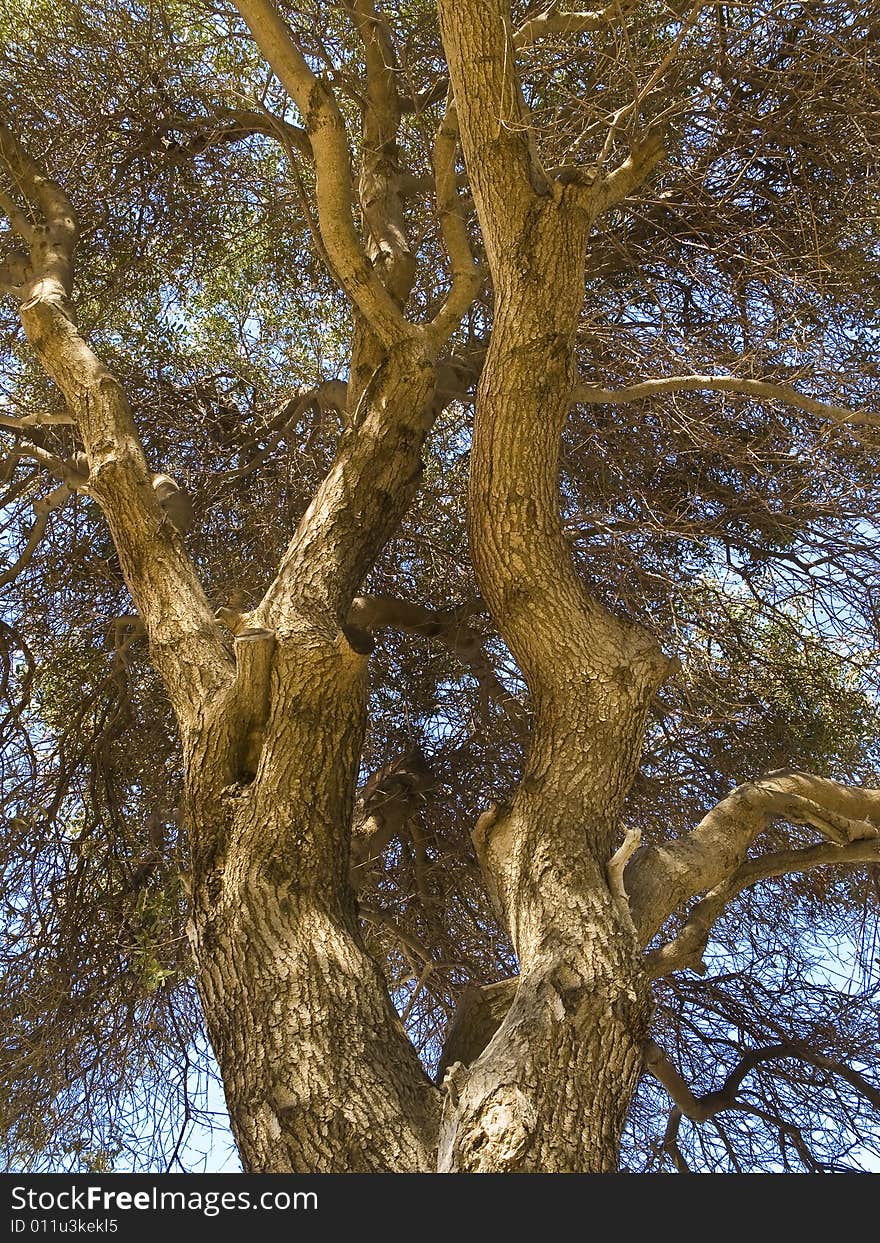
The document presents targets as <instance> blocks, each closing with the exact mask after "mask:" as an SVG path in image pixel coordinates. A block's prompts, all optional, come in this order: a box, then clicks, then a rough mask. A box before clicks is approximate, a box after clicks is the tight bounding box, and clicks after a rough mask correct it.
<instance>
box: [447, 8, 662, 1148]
mask: <svg viewBox="0 0 880 1243" xmlns="http://www.w3.org/2000/svg"><path fill="white" fill-rule="evenodd" d="M440 15H441V25H442V29H443V37H444V45H445V47H446V51H447V57H448V60H449V66H450V74H451V78H452V83H453V89H454V90H455V93H456V98H457V101H458V113H459V117H460V120H461V130H462V143H463V147H464V152H465V158H466V160H467V162H468V167H469V171H470V173H471V180H472V186H473V192H474V200H475V203H476V206H477V211H478V214H479V216H480V223H481V227H482V229H483V234H484V239H485V243H486V249H487V253H488V256H489V263H490V267H491V270H492V276H493V282H494V286H495V292H496V308H495V320H494V324H493V332H492V341H491V345H490V348H489V352H488V355H487V358H486V362H485V365H484V368H483V374H482V379H481V382H480V386H479V389H478V394H477V412H476V418H475V424H474V445H473V458H472V466H471V484H470V514H469V531H470V538H471V548H472V554H473V559H474V566H475V569H476V573H477V579H478V582H479V585H480V588H481V591H482V593H483V597H484V599H485V600H486V602H487V604H488V605H489V607H490V609H491V611H492V615H493V618H494V620H495V622H496V624H497V626H498V628H499V630H500V631H501V633H502V634H503V636H504V638H505V640H506V642H507V644H508V646H509V647H510V649H511V651H512V652H513V654H514V656H515V657H516V660H517V662H518V664H519V666H520V668H521V669H522V671H523V674H524V676H525V678H526V681H527V682H528V685H529V689H530V692H531V694H532V698H533V703H534V710H535V719H534V726H533V731H532V737H531V740H530V745H529V751H528V758H527V762H526V768H525V772H524V775H523V779H522V782H521V784H520V786H519V788H518V790H517V791H516V794H515V797H514V799H513V803H512V806H511V807H509V808H501V809H498V808H496V809H494V810H493V811H492V812H490V813H488V814H487V815H485V816H484V817H482V818H481V820H480V822H479V823H478V825H477V827H476V830H475V834H474V840H475V845H476V848H477V854H478V858H479V860H480V863H481V865H482V868H483V871H484V875H485V877H486V881H487V884H488V886H489V888H490V891H491V892H492V894H493V896H494V898H495V900H496V904H497V906H498V909H499V912H500V913H502V914H503V916H504V918H505V919H506V921H507V924H508V927H509V929H510V932H511V936H512V938H513V942H514V945H515V947H516V950H517V954H518V956H519V961H520V980H519V985H518V988H517V990H516V994H515V997H514V1000H513V1004H512V1006H511V1008H510V1010H509V1012H508V1014H507V1016H506V1018H505V1020H504V1022H503V1023H502V1025H501V1027H500V1028H499V1030H498V1031H497V1033H496V1034H495V1036H494V1037H493V1039H492V1040H491V1041H490V1043H489V1044H488V1046H487V1048H486V1049H485V1050H484V1052H483V1053H482V1054H481V1055H480V1057H479V1058H478V1059H477V1060H476V1062H475V1063H473V1065H471V1066H470V1067H469V1068H468V1069H466V1070H465V1069H463V1068H460V1067H455V1066H453V1067H451V1068H450V1070H449V1071H448V1072H447V1079H446V1101H445V1106H444V1118H443V1124H442V1128H441V1138H440V1157H439V1161H440V1168H441V1169H446V1170H478V1171H512V1170H518V1171H519V1170H525V1171H529V1170H547V1171H566V1170H568V1171H572V1170H586V1171H603V1170H613V1169H616V1168H617V1161H618V1151H619V1140H620V1134H621V1131H622V1128H623V1124H624V1121H625V1118H626V1113H627V1109H628V1107H629V1102H630V1100H631V1097H632V1093H633V1092H634V1090H635V1086H636V1083H637V1081H638V1076H639V1073H640V1070H641V1060H642V1054H641V1046H642V1043H643V1041H644V1039H645V1035H646V1032H647V1023H648V1019H649V1016H650V1010H651V1003H650V999H649V994H648V988H647V981H646V978H645V976H644V973H643V971H642V968H641V964H640V962H639V956H638V952H637V944H636V939H635V935H634V929H633V925H632V921H631V919H630V917H629V913H628V910H627V909H625V908H624V907H623V906H622V905H621V903H620V902H619V901H618V900H617V899H616V898H615V896H614V895H613V894H612V893H611V890H610V889H609V887H608V883H607V879H606V874H605V863H606V862H607V860H608V858H609V856H610V854H611V852H612V848H613V842H614V836H615V831H616V827H617V819H618V814H619V809H620V806H621V803H622V800H623V798H624V796H625V794H626V791H627V789H628V788H629V785H630V783H631V781H632V778H633V776H634V773H635V768H636V765H637V762H638V756H639V750H640V746H641V737H642V729H643V725H644V720H645V714H646V712H647V707H648V704H649V702H650V699H651V696H652V694H653V692H654V690H655V689H656V687H657V685H658V684H659V682H660V681H661V679H662V676H663V672H664V669H665V661H664V659H663V657H662V656H661V654H660V653H659V651H658V650H657V649H656V647H655V645H654V643H653V641H652V640H651V639H650V637H649V636H648V635H647V634H645V633H643V632H641V631H639V630H637V629H636V628H634V627H629V626H626V625H624V624H622V623H621V622H619V621H617V620H615V619H614V618H612V617H610V616H609V615H608V614H607V613H606V612H605V610H604V609H603V608H602V607H601V606H600V605H599V604H598V603H597V602H596V601H594V600H592V599H591V598H590V597H589V596H588V595H587V594H586V593H585V591H584V590H583V588H582V586H581V585H580V583H579V582H578V580H577V577H576V575H575V573H574V570H573V567H572V565H571V562H570V559H569V555H568V552H567V550H566V547H565V543H564V540H563V536H562V529H561V524H560V518H559V499H558V454H559V441H560V434H561V431H562V427H563V424H564V421H565V417H566V412H567V409H568V404H569V393H570V390H571V387H572V384H573V374H572V343H573V335H574V330H575V325H576V323H577V317H578V312H579V310H580V307H581V302H582V300H583V287H584V265H585V260H586V248H587V239H588V236H589V231H590V227H591V224H592V221H593V219H594V217H595V215H596V213H597V211H598V210H600V208H601V206H602V205H604V201H605V196H606V194H607V187H606V186H604V185H599V186H597V187H594V188H592V187H590V188H585V187H584V186H583V185H576V184H568V185H565V186H563V185H561V184H559V183H558V182H551V181H550V180H549V178H548V177H547V176H546V174H545V173H544V172H543V170H541V169H540V167H539V165H538V164H537V161H536V159H535V157H534V153H533V150H532V148H531V145H530V143H529V140H528V132H529V131H528V123H527V115H526V109H525V105H524V104H523V102H522V98H521V96H520V93H519V87H518V83H517V81H516V75H515V71H514V68H513V66H514V63H515V60H514V49H513V46H512V41H511V34H510V22H509V17H510V14H509V7H508V6H507V5H506V4H504V3H496V2H493V3H491V4H480V5H477V4H461V3H454V4H453V3H451V2H450V3H443V2H441V4H440ZM587 191H588V192H587Z"/></svg>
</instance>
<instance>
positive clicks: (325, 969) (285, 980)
mask: <svg viewBox="0 0 880 1243" xmlns="http://www.w3.org/2000/svg"><path fill="white" fill-rule="evenodd" d="M365 665H366V659H365V657H363V656H361V655H359V654H357V653H356V652H354V651H353V650H352V649H351V648H350V647H349V646H348V643H347V641H346V639H345V637H344V636H343V635H342V634H341V633H339V632H337V634H336V635H335V636H334V635H330V634H324V635H322V634H320V633H319V632H318V631H316V630H315V629H313V628H312V629H306V628H304V629H303V631H302V632H301V633H298V634H288V635H287V636H286V637H285V638H284V639H283V640H279V642H278V643H277V644H276V645H275V647H274V650H273V660H272V673H271V688H270V702H269V704H268V706H267V715H266V721H265V734H264V739H263V742H262V747H261V751H260V755H259V759H258V764H257V772H256V773H255V774H254V775H253V779H252V780H251V781H248V780H247V778H248V777H249V776H250V775H251V774H250V773H247V772H245V773H239V774H238V779H237V780H236V779H235V776H234V771H235V766H236V762H237V756H238V755H239V754H240V747H239V746H237V743H236V723H235V719H234V716H233V718H232V719H230V716H229V715H228V705H225V706H223V707H221V709H220V711H219V713H218V716H219V719H215V720H209V721H208V723H207V727H206V731H205V734H204V736H203V739H202V741H201V744H200V751H199V753H197V754H194V755H193V756H192V757H191V761H190V764H189V773H190V778H189V788H188V802H189V809H190V820H191V824H192V832H193V851H192V854H193V878H192V887H193V911H192V928H191V936H192V939H193V945H194V949H195V953H196V959H197V962H198V963H199V987H200V992H201V996H202V1001H203V1005H204V1010H205V1016H206V1020H207V1024H208V1030H209V1033H210V1037H211V1042H212V1044H213V1047H214V1050H215V1052H216V1054H217V1059H218V1063H219V1065H220V1067H221V1071H222V1075H223V1082H224V1088H225V1091H226V1099H227V1104H228V1106H229V1113H230V1118H231V1121H232V1127H233V1131H234V1133H235V1137H236V1141H237V1143H238V1146H239V1150H240V1152H241V1156H242V1161H243V1164H244V1167H245V1169H246V1170H247V1171H251V1172H261V1173H273V1172H285V1171H294V1172H309V1171H314V1172H324V1173H326V1172H332V1171H336V1172H346V1171H352V1172H369V1171H372V1172H381V1171H389V1170H391V1171H417V1170H422V1171H424V1170H429V1169H431V1168H432V1167H433V1164H434V1146H435V1143H436V1133H437V1102H436V1092H435V1089H434V1088H433V1087H432V1085H431V1084H430V1082H429V1081H428V1079H427V1077H426V1076H425V1072H424V1070H423V1068H422V1066H421V1064H420V1063H419V1061H418V1058H417V1057H416V1054H415V1052H414V1050H413V1048H412V1045H411V1044H410V1042H409V1040H408V1039H407V1037H406V1034H405V1032H404V1030H403V1027H402V1025H401V1023H400V1021H399V1019H398V1018H397V1016H396V1014H395V1013H394V1009H393V1007H392V1005H391V1001H390V999H389V997H388V993H387V990H386V988H385V984H384V981H383V979H382V977H381V973H380V971H379V969H378V967H377V965H376V964H375V962H374V961H373V960H372V959H371V958H370V957H369V955H368V954H367V953H366V951H365V949H364V947H363V944H362V941H361V938H360V934H359V931H358V920H357V911H356V907H355V903H354V898H353V895H352V891H351V888H350V886H349V884H348V877H347V864H346V861H347V858H348V850H349V840H350V823H351V811H352V804H353V800H354V776H355V774H356V772H357V761H358V758H359V755H360V750H361V744H362V737H363V725H364V685H365V681H364V669H365ZM251 719H252V718H251ZM239 728H241V726H239ZM221 774H222V775H221ZM230 776H231V777H232V780H229V781H228V784H226V783H225V782H226V779H227V778H229V777H230Z"/></svg>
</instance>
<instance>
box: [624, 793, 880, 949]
mask: <svg viewBox="0 0 880 1243" xmlns="http://www.w3.org/2000/svg"><path fill="white" fill-rule="evenodd" d="M775 818H782V819H786V820H789V821H790V822H792V823H798V824H810V825H812V826H813V827H815V828H817V829H818V830H819V832H821V833H823V835H825V836H826V837H829V838H830V839H831V841H832V842H833V843H834V844H833V845H831V846H828V847H825V848H819V849H820V850H822V851H823V853H821V854H817V853H815V851H811V852H808V853H807V854H806V856H805V855H803V854H802V853H801V852H793V853H792V854H789V855H788V856H783V857H784V858H788V859H789V860H795V861H796V860H797V859H802V860H804V861H805V862H807V864H808V865H809V866H815V865H816V864H817V863H819V862H826V861H828V862H831V861H834V862H850V861H852V862H861V861H864V860H865V859H866V858H867V859H874V858H877V857H878V840H877V839H878V834H880V790H860V789H856V788H853V787H851V786H844V785H840V784H839V783H838V782H836V781H831V780H829V779H827V778H823V777H814V776H812V775H811V774H810V773H803V772H797V771H793V770H780V771H779V772H774V773H768V774H766V775H765V776H764V777H760V778H758V779H757V780H754V781H749V782H746V783H745V784H744V785H741V786H737V788H736V789H735V790H733V791H731V793H730V794H729V795H728V796H727V797H726V798H724V799H722V801H721V802H720V803H719V804H718V805H717V806H716V807H714V808H713V809H712V810H711V811H710V812H709V813H708V815H706V816H705V817H704V818H703V819H702V820H701V821H700V823H699V824H698V825H697V827H696V828H695V829H694V830H693V832H691V833H689V834H687V836H686V837H683V838H680V839H678V840H676V841H667V842H662V843H660V844H659V845H656V846H648V847H645V848H643V849H642V850H640V851H638V852H637V853H636V855H634V857H633V858H632V860H631V861H630V863H629V866H628V867H627V871H626V888H627V892H628V894H629V900H630V909H631V911H632V916H633V921H634V923H635V925H636V928H637V930H638V932H639V936H640V938H641V940H642V943H643V944H644V943H645V942H646V941H648V940H649V939H650V938H651V937H652V936H653V935H654V933H655V932H656V931H657V930H658V929H659V928H661V927H662V925H663V924H664V923H665V921H666V919H667V918H668V917H669V916H670V915H671V914H672V913H673V912H674V911H676V910H678V909H679V908H680V907H681V906H683V905H684V903H686V902H687V901H688V900H689V899H690V898H692V897H695V896H696V895H697V894H699V893H707V891H709V892H708V893H707V897H706V898H705V899H704V900H703V902H701V903H698V905H697V907H695V909H694V911H693V912H692V913H691V916H690V918H689V920H688V924H686V925H685V928H688V927H690V930H689V931H688V932H685V931H684V930H683V932H682V933H681V934H679V937H678V938H676V942H677V943H678V944H677V945H676V943H675V942H674V943H672V944H673V945H676V948H675V949H674V950H673V949H670V948H668V947H664V948H663V950H657V951H654V952H653V955H649V961H650V963H651V964H652V965H651V970H652V972H653V974H663V973H665V971H667V970H675V969H676V967H675V966H670V965H669V964H670V963H673V962H679V961H686V960H690V961H693V960H694V956H695V954H697V953H698V952H699V953H701V952H702V948H703V947H704V946H705V939H704V937H705V936H708V929H709V928H710V927H711V925H712V924H713V923H714V922H715V920H716V919H717V918H718V915H719V914H720V913H721V911H722V910H723V909H724V905H726V903H727V902H728V901H729V900H730V898H731V897H733V896H734V895H735V893H736V892H739V889H736V888H735V885H736V884H738V883H739V882H738V880H737V879H736V878H737V877H738V878H740V879H742V880H743V884H742V885H741V886H740V888H744V887H746V885H749V884H753V883H755V882H756V881H757V880H760V879H763V877H762V875H761V874H760V867H761V861H760V860H759V861H754V862H753V861H749V862H746V853H747V851H748V849H749V846H750V845H751V844H752V842H753V841H754V840H755V839H756V838H757V837H758V836H759V835H760V834H761V833H762V832H763V831H764V829H765V828H767V826H768V825H769V824H770V822H771V821H772V820H773V819H775ZM824 851H829V852H833V853H828V854H827V856H826V854H825V853H824ZM863 852H864V853H863ZM872 852H874V853H872ZM768 858H770V859H772V856H769V857H768ZM756 864H757V866H756ZM770 866H771V867H772V865H770ZM753 867H755V870H754V871H752V870H751V869H752V868H753ZM741 869H744V871H741ZM773 874H777V875H779V874H781V873H774V872H773V871H772V870H771V871H769V872H768V873H767V875H773ZM731 886H734V888H731ZM719 903H720V904H721V905H720V906H719V905H718V904H719ZM716 908H717V909H716ZM682 937H683V939H682Z"/></svg>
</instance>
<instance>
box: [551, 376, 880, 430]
mask: <svg viewBox="0 0 880 1243" xmlns="http://www.w3.org/2000/svg"><path fill="white" fill-rule="evenodd" d="M699 391H704V392H716V393H736V394H738V395H740V396H744V397H765V398H768V399H770V400H771V401H784V402H786V403H787V404H788V405H790V406H794V407H795V408H796V409H798V410H804V411H806V413H807V414H816V415H819V416H820V417H821V418H825V419H830V420H832V421H833V422H835V423H850V424H864V425H866V426H868V427H880V417H878V416H877V415H873V414H869V413H867V412H866V411H862V410H851V409H849V408H848V407H846V406H835V405H832V404H830V403H828V402H824V401H817V400H816V398H814V397H808V396H807V395H806V394H804V393H799V392H798V390H797V389H795V388H792V387H791V385H789V384H777V383H775V382H774V381H771V380H749V379H744V378H741V377H739V376H713V375H677V376H661V377H657V378H656V379H653V380H640V381H639V382H638V383H637V384H630V385H627V386H626V387H625V388H619V389H605V388H601V387H599V385H595V384H579V385H577V387H576V388H574V389H573V390H572V405H575V404H578V403H583V404H584V405H593V406H595V405H609V406H610V405H619V404H621V403H623V402H630V401H642V400H643V399H644V398H646V397H656V396H658V395H660V394H664V393H687V392H699Z"/></svg>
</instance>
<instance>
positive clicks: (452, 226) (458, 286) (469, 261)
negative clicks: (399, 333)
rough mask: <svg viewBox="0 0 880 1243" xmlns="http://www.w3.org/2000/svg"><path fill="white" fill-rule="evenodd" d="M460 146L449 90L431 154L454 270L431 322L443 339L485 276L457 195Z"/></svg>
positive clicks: (442, 218) (441, 214)
mask: <svg viewBox="0 0 880 1243" xmlns="http://www.w3.org/2000/svg"><path fill="white" fill-rule="evenodd" d="M457 148H458V113H457V112H456V109H455V101H454V99H453V98H452V92H451V91H450V92H449V94H448V96H447V99H446V112H445V114H444V116H443V120H442V121H441V122H440V125H439V127H438V129H437V135H436V138H435V140H434V149H433V153H432V163H433V167H434V184H435V186H436V194H437V215H438V216H439V218H440V230H441V233H442V235H443V241H444V244H445V246H446V253H447V254H448V255H449V263H450V267H451V270H452V284H451V287H450V289H449V293H448V294H447V296H446V301H445V302H444V304H443V306H442V307H441V309H440V310H439V311H438V313H437V314H436V315H435V317H434V319H433V320H432V322H431V328H432V330H433V331H434V332H435V333H436V334H437V335H438V336H439V338H440V340H441V341H443V340H445V339H446V338H447V337H448V335H449V333H450V332H451V331H452V330H453V329H454V328H455V326H456V325H457V324H458V322H459V320H460V319H461V317H462V316H463V315H464V313H465V312H466V311H467V309H468V307H469V306H470V305H471V303H472V302H473V300H474V298H475V297H476V296H477V293H478V291H479V288H480V283H481V281H482V279H483V274H482V271H481V269H480V267H479V265H478V264H476V263H475V261H474V254H473V251H472V249H471V244H470V240H469V238H468V232H467V224H466V223H465V218H464V211H463V209H462V203H461V199H460V196H459V194H458V179H457V177H456V173H455V153H456V150H457Z"/></svg>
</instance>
